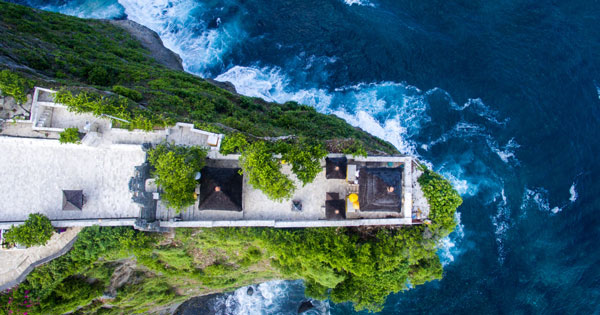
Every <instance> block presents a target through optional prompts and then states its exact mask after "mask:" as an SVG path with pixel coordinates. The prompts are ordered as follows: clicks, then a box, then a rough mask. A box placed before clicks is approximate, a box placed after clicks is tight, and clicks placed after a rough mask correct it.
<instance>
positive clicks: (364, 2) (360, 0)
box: [344, 0, 375, 7]
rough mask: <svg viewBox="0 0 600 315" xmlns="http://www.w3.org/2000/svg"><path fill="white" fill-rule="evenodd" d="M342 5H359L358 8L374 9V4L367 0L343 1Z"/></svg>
mask: <svg viewBox="0 0 600 315" xmlns="http://www.w3.org/2000/svg"><path fill="white" fill-rule="evenodd" d="M344 3H346V4H347V5H349V6H352V5H359V6H368V7H375V4H374V3H372V2H370V1H368V0H344Z"/></svg>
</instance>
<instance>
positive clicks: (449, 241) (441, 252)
mask: <svg viewBox="0 0 600 315" xmlns="http://www.w3.org/2000/svg"><path fill="white" fill-rule="evenodd" d="M454 220H456V229H455V230H454V232H453V233H451V234H450V235H448V236H446V237H445V238H443V239H441V240H440V242H439V244H438V256H439V257H440V261H441V262H442V265H443V266H447V265H449V264H450V263H452V262H453V261H454V260H455V259H456V258H457V257H458V255H460V254H461V253H462V251H461V250H460V248H459V247H458V246H457V244H458V243H459V242H460V241H461V240H462V239H463V238H464V236H465V226H464V225H463V224H462V223H461V220H460V212H458V211H457V212H456V213H455V214H454Z"/></svg>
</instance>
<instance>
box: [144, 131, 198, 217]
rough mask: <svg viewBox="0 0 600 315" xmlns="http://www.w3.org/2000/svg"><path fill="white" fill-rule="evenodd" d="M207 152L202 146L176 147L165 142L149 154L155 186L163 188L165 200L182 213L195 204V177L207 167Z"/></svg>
mask: <svg viewBox="0 0 600 315" xmlns="http://www.w3.org/2000/svg"><path fill="white" fill-rule="evenodd" d="M206 152H207V150H206V149H204V148H201V147H184V146H175V145H172V144H168V143H162V144H159V145H157V146H156V147H154V148H152V149H150V150H149V151H148V161H149V162H150V165H152V167H153V168H154V175H155V176H156V183H157V184H158V185H159V186H160V187H161V188H162V190H163V193H162V199H163V200H164V201H166V203H167V205H168V206H169V207H171V208H174V209H176V210H177V211H181V210H182V209H184V208H185V207H187V206H190V205H192V204H193V203H194V201H195V198H194V191H195V189H196V180H195V179H194V175H195V174H196V172H199V171H200V170H201V169H202V167H204V164H205V159H206Z"/></svg>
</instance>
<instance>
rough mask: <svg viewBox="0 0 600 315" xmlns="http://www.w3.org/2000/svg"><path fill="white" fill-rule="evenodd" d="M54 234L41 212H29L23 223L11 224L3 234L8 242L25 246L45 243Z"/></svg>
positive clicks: (50, 224)
mask: <svg viewBox="0 0 600 315" xmlns="http://www.w3.org/2000/svg"><path fill="white" fill-rule="evenodd" d="M52 234H54V227H52V223H51V222H50V220H49V219H48V218H47V217H46V216H45V215H43V214H39V213H35V214H30V215H29V217H28V218H27V220H25V223H23V224H21V225H19V226H14V225H13V226H12V227H11V228H10V230H8V232H6V234H5V235H4V241H5V242H6V243H9V244H20V245H23V246H26V247H31V246H39V245H46V243H47V242H48V240H50V238H51V237H52Z"/></svg>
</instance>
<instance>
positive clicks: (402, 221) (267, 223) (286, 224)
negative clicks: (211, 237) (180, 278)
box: [159, 218, 413, 228]
mask: <svg viewBox="0 0 600 315" xmlns="http://www.w3.org/2000/svg"><path fill="white" fill-rule="evenodd" d="M159 223H160V227H165V228H182V227H205V228H211V227H274V228H310V227H344V226H365V225H412V224H413V222H412V219H410V218H394V219H360V220H335V221H327V220H313V221H275V220H230V221H225V220H223V221H160V222H159Z"/></svg>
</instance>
